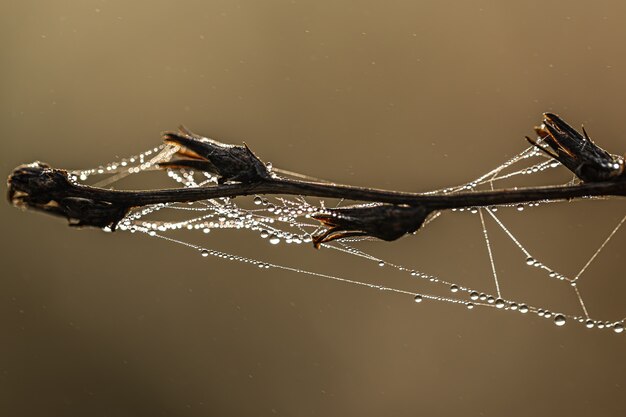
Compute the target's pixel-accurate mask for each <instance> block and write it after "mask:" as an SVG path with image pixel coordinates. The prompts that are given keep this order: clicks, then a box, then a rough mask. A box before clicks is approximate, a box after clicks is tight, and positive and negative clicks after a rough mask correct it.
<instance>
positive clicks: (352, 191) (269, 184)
mask: <svg viewBox="0 0 626 417" xmlns="http://www.w3.org/2000/svg"><path fill="white" fill-rule="evenodd" d="M536 129H537V132H538V133H540V134H542V135H543V134H545V135H546V138H545V139H546V141H545V142H546V143H547V144H548V146H550V148H551V150H548V149H547V148H543V147H542V146H541V145H538V144H537V142H536V141H533V140H531V139H528V140H529V141H530V142H531V143H533V144H534V145H535V146H537V147H539V148H540V149H542V150H544V151H545V152H548V153H549V154H550V155H551V156H553V157H555V158H556V159H558V160H559V161H560V162H561V163H563V164H564V165H565V166H566V167H567V168H568V169H570V170H571V171H572V172H574V173H575V174H576V175H577V176H578V177H579V178H580V179H581V180H582V181H583V182H582V183H580V184H578V185H572V186H553V187H534V188H520V189H502V190H494V191H479V192H457V193H450V194H442V195H432V194H429V195H424V194H417V193H404V192H397V191H385V190H377V189H372V188H363V187H352V186H347V185H339V184H328V183H319V182H311V181H302V180H293V179H287V178H280V177H278V176H276V175H274V174H272V172H271V171H270V170H269V169H268V168H267V166H266V164H264V163H263V162H262V161H261V160H260V159H259V158H258V157H257V156H256V155H255V154H254V153H253V152H252V151H251V150H250V149H249V148H248V147H247V146H245V145H244V146H237V145H227V144H222V143H220V142H217V141H215V140H212V139H208V138H204V137H201V136H198V135H195V134H193V133H191V132H189V131H187V130H186V129H183V128H181V130H180V131H179V132H178V133H172V132H168V133H165V134H164V140H166V141H167V142H170V143H175V144H176V145H178V146H179V147H180V148H181V150H180V151H179V152H178V155H177V156H178V159H175V160H173V161H168V162H165V163H161V164H160V166H161V167H162V168H170V167H186V168H192V169H196V170H204V171H208V172H211V173H213V174H216V175H218V176H219V181H218V185H212V186H206V187H197V188H184V189H162V190H149V191H116V190H107V189H102V188H96V187H90V186H85V185H79V184H74V183H72V182H71V181H70V180H69V177H68V173H67V172H66V171H64V170H62V169H54V168H51V167H49V166H48V165H46V164H43V163H40V162H35V163H32V164H29V165H22V166H20V167H17V168H16V169H15V170H14V171H13V173H12V174H11V176H10V177H9V179H8V187H9V191H8V198H9V201H10V202H11V203H12V204H13V205H15V206H18V207H22V208H28V209H35V210H39V211H44V212H46V213H49V214H53V215H57V216H62V217H65V218H67V219H68V220H69V222H70V225H74V226H95V227H105V226H108V227H111V228H112V229H113V230H114V229H115V226H116V225H117V223H118V222H119V221H120V220H121V219H122V218H124V216H125V215H126V214H127V213H128V211H129V210H130V209H131V208H133V207H141V206H146V205H150V204H159V203H172V202H191V201H198V200H206V199H212V198H219V197H237V196H246V195H255V194H260V195H264V194H265V195H269V194H283V195H285V194H289V195H303V196H312V197H322V198H343V199H348V200H355V201H367V202H376V203H380V204H379V205H374V206H371V205H369V206H354V207H344V208H338V209H330V210H327V211H326V212H325V213H318V214H317V215H315V216H313V217H314V218H315V219H317V220H319V221H320V222H321V223H322V224H323V225H325V226H327V227H328V229H327V230H326V231H324V232H323V233H321V234H320V235H319V236H316V237H315V238H314V244H315V246H316V247H319V245H320V244H322V243H324V242H328V241H331V240H335V239H341V238H344V237H348V236H372V237H376V238H379V239H383V240H387V241H391V240H395V239H398V238H399V237H401V236H403V235H405V234H407V233H413V232H415V231H417V230H418V229H419V228H420V227H421V225H422V223H423V222H424V220H425V219H426V218H427V217H428V216H429V215H430V214H431V213H432V212H434V211H438V210H447V209H453V208H466V207H483V206H492V205H503V204H518V203H530V202H535V201H546V200H548V201H555V200H571V199H577V198H587V197H594V196H626V174H625V173H624V160H623V158H621V157H618V156H615V155H612V154H609V153H608V152H606V151H604V150H603V149H602V148H600V147H598V146H597V145H595V144H593V142H591V140H590V139H589V138H588V136H587V135H586V133H585V135H584V136H583V135H581V134H580V133H578V132H577V131H576V130H574V129H573V128H571V127H570V126H569V125H567V124H566V123H565V122H564V121H563V120H561V119H560V118H559V117H558V116H556V115H553V114H546V115H545V117H544V124H543V125H542V126H541V127H539V128H536Z"/></svg>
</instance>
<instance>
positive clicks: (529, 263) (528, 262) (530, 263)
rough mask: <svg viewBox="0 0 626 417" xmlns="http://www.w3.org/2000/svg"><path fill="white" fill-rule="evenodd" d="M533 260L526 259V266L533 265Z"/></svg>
mask: <svg viewBox="0 0 626 417" xmlns="http://www.w3.org/2000/svg"><path fill="white" fill-rule="evenodd" d="M535 262H536V261H535V258H531V257H528V258H526V265H528V266H533V265H534V264H535Z"/></svg>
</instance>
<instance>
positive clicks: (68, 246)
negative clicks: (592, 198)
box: [0, 0, 626, 416]
mask: <svg viewBox="0 0 626 417" xmlns="http://www.w3.org/2000/svg"><path fill="white" fill-rule="evenodd" d="M0 19H1V20H2V24H1V25H0V34H1V35H0V43H1V51H2V53H1V54H2V66H1V69H0V75H1V76H0V83H1V86H2V94H1V95H0V121H1V125H2V129H3V131H2V137H3V144H4V149H3V150H2V158H1V168H2V172H3V173H4V174H5V175H8V173H9V172H10V171H11V169H12V168H13V167H15V166H16V165H18V164H20V163H23V162H30V161H32V160H36V159H41V160H45V161H47V162H50V163H52V164H54V165H55V166H62V167H71V168H74V167H76V168H80V167H93V166H95V165H97V164H98V163H101V162H106V161H109V160H112V159H114V157H115V156H116V155H120V156H125V155H129V154H133V153H135V152H137V151H141V150H144V149H147V148H150V147H152V146H155V144H156V143H158V141H159V136H158V134H159V132H160V131H162V130H166V129H172V128H175V127H176V126H177V125H178V124H179V123H184V124H186V125H187V126H189V127H190V128H192V129H194V130H195V131H198V132H200V133H203V134H207V135H211V136H213V137H217V138H221V139H224V140H226V141H231V142H236V143H239V142H241V141H242V140H246V141H247V143H248V144H250V145H251V146H252V147H253V148H254V149H255V151H256V152H257V153H258V154H259V155H261V156H262V157H263V158H264V159H266V160H270V161H272V162H273V163H274V164H275V165H276V166H281V167H284V168H286V169H292V170H298V171H301V172H305V173H308V174H311V175H313V176H317V177H323V178H329V179H333V180H336V181H338V182H345V183H353V184H359V185H368V186H377V187H384V188H393V189H402V190H412V191H425V190H429V189H433V188H438V187H442V186H446V185H452V184H458V183H462V182H465V181H468V180H470V179H472V178H474V177H476V176H478V175H479V174H481V173H484V172H486V171H487V170H488V169H491V168H492V167H493V166H495V165H497V164H499V163H500V162H502V161H504V160H505V159H506V158H508V157H510V156H512V155H514V154H515V153H517V152H519V151H520V150H521V149H523V148H524V147H525V142H524V141H523V135H525V134H529V133H530V132H531V127H532V126H533V125H534V124H536V123H537V122H538V121H539V120H540V115H541V113H542V112H543V111H555V112H558V113H560V114H561V115H563V116H565V117H566V118H567V119H568V120H571V121H572V122H573V123H575V124H576V125H578V124H580V123H582V122H584V123H585V124H586V126H587V127H588V129H589V131H590V133H591V134H592V136H593V137H594V138H595V139H596V140H597V141H598V142H599V143H601V144H602V145H604V146H605V147H606V148H607V149H610V150H613V151H615V152H618V151H619V152H621V151H623V150H624V149H625V146H624V141H623V139H622V138H623V134H624V131H626V124H625V123H624V109H625V108H626V94H625V91H626V76H625V75H624V74H625V73H626V72H625V69H626V44H625V43H624V39H626V24H625V22H626V4H625V3H624V2H621V1H599V2H593V4H592V3H591V2H572V1H561V2H550V1H548V2H546V1H524V2H498V1H457V2H441V1H398V2H391V3H389V2H373V1H360V2H355V1H322V2H320V1H311V2H306V1H298V2H296V1H244V0H242V1H165V0H155V1H150V2H127V1H119V0H108V1H96V0H88V1H60V0H52V1H50V0H49V1H39V2H17V1H12V2H7V3H6V4H5V7H4V12H3V13H2V17H0ZM623 208H624V206H623V202H621V201H617V202H615V201H614V202H608V203H603V202H594V203H593V204H586V205H585V204H582V203H581V204H580V205H576V204H573V205H551V206H546V207H539V208H537V209H534V211H532V213H526V214H525V215H524V216H514V215H513V214H504V213H503V215H504V216H507V215H508V216H509V217H510V223H508V224H510V226H511V228H512V229H515V230H516V231H517V232H519V233H521V236H522V238H523V239H524V242H525V243H527V244H528V245H529V247H532V249H533V251H534V252H536V253H540V254H545V256H546V257H547V258H548V260H550V261H553V262H554V263H555V264H557V265H560V266H562V268H563V269H564V270H565V272H568V273H571V272H575V271H576V270H577V269H578V268H580V266H581V265H582V263H584V261H585V260H586V259H585V258H586V257H588V256H589V255H590V254H591V253H592V251H593V249H595V248H596V247H597V246H598V245H599V243H600V242H601V241H602V239H603V236H605V235H606V234H607V233H608V231H609V230H610V229H611V227H613V226H614V225H615V223H616V221H617V220H618V219H619V218H620V217H621V216H622V215H623ZM0 210H1V215H0V219H1V220H0V221H1V222H2V236H3V237H2V252H1V253H2V278H1V279H0V311H1V313H0V413H1V414H2V415H7V416H8V415H11V416H52V415H54V416H83V415H93V416H105V415H107V416H143V415H146V416H154V415H172V416H173V415H176V416H196V415H197V416H200V415H202V416H206V415H216V416H239V415H255V416H265V415H282V416H305V415H320V416H346V415H362V416H382V415H388V416H414V415H427V416H444V415H468V416H478V415H483V416H497V415H508V416H529V415H570V416H574V415H576V416H588V415H598V416H621V415H625V414H626V406H625V405H624V400H623V399H624V396H625V394H626V392H625V389H626V380H625V375H626V373H625V371H626V366H625V365H624V363H625V362H624V352H625V350H624V348H625V346H626V345H625V343H626V342H625V340H626V339H625V337H626V336H624V335H614V334H613V333H612V332H606V331H604V332H601V331H597V330H592V331H590V330H587V329H584V328H582V327H581V326H577V325H574V324H571V323H568V324H567V325H566V326H564V327H563V328H556V327H555V326H554V325H552V324H551V323H550V322H549V321H546V320H545V319H541V318H538V317H521V315H519V314H513V313H508V312H507V313H496V312H494V311H491V310H490V309H476V310H474V311H472V312H469V311H466V310H465V309H464V308H462V307H461V308H459V307H455V306H450V305H447V304H441V303H423V304H422V305H420V306H416V305H414V303H412V301H411V299H410V298H408V297H401V296H398V295H394V294H389V293H381V292H377V291H373V290H367V289H363V288H358V287H354V286H348V285H343V284H339V283H335V282H329V281H324V280H315V279H307V278H305V277H304V276H302V275H299V274H293V273H285V272H276V271H272V272H269V271H268V272H263V273H259V272H258V271H257V270H255V269H252V268H250V267H249V266H246V265H243V264H235V263H229V262H224V261H221V260H218V259H206V260H205V259H201V258H200V257H199V256H198V254H197V253H194V252H193V251H190V250H186V249H184V248H180V247H176V246H175V245H171V244H167V243H165V242H162V241H158V240H155V239H148V238H145V237H140V236H131V235H129V234H105V233H102V232H100V231H98V230H83V231H77V230H72V229H70V228H68V227H67V226H66V225H65V223H64V222H63V221H61V220H58V219H51V218H48V217H46V216H42V215H35V214H31V213H21V212H19V211H18V210H15V209H13V208H11V207H10V206H9V205H8V204H6V203H4V204H0ZM447 218H448V219H450V220H445V219H442V223H441V226H437V227H438V228H434V229H432V230H430V231H428V232H427V233H425V234H424V235H423V236H418V237H416V238H413V239H408V240H404V241H402V242H398V243H397V246H394V245H396V244H383V243H381V244H379V245H380V246H378V248H379V250H380V251H381V253H384V254H386V255H388V256H390V257H392V258H393V259H396V258H395V257H397V258H398V259H402V260H403V262H405V263H411V262H415V263H416V264H417V265H418V266H419V267H422V264H421V260H420V259H421V258H420V256H422V254H424V253H428V257H427V258H428V259H424V260H423V262H425V263H424V266H423V269H425V270H426V271H430V272H433V273H441V274H442V275H444V277H445V278H449V279H451V280H454V281H459V282H465V281H464V280H470V281H471V280H478V279H484V281H482V282H483V284H482V287H483V288H487V289H489V288H491V287H490V284H489V282H490V281H489V267H488V264H487V260H486V252H485V251H484V242H483V241H482V240H481V236H480V229H479V228H478V226H477V223H476V221H477V220H476V218H473V219H470V217H469V215H467V216H465V217H463V216H462V215H457V216H455V215H450V216H449V217H447ZM455 219H457V220H459V221H458V222H457V220H455ZM455 222H457V223H458V225H457V223H455ZM464 228H467V230H468V231H469V232H471V233H473V234H472V235H471V236H470V237H468V241H467V244H466V243H464V242H465V241H463V242H460V243H463V245H466V246H463V245H461V246H460V248H461V249H456V250H454V251H453V250H451V249H447V243H449V242H456V241H461V240H463V239H465V238H466V233H465V229H464ZM469 232H468V233H469ZM494 233H495V232H494ZM494 236H495V235H494ZM212 239H213V240H212ZM494 239H495V240H496V244H497V246H496V248H497V250H498V253H497V254H496V255H498V256H503V258H500V259H504V260H503V261H500V263H499V264H498V268H499V273H500V276H501V279H502V282H503V290H504V291H505V294H507V292H508V291H514V290H515V291H520V294H522V295H523V297H526V298H527V299H529V300H531V301H534V302H537V303H538V304H545V305H549V306H555V307H554V308H555V309H556V308H564V309H565V308H568V309H569V311H573V312H578V311H579V310H577V308H578V307H577V306H576V303H575V302H574V301H573V299H572V293H571V291H569V290H568V289H564V288H563V286H560V285H557V284H554V283H551V282H549V280H548V279H547V278H545V279H543V280H540V281H537V282H539V283H541V285H535V284H533V283H531V282H530V278H528V276H527V275H529V274H530V273H529V272H526V273H525V272H524V271H523V268H522V271H517V270H515V271H517V272H515V271H514V268H513V266H512V264H510V263H509V262H508V261H507V260H508V259H509V258H507V257H508V256H509V255H507V254H506V253H505V250H508V249H513V250H514V248H512V247H511V246H510V244H508V243H506V240H505V239H501V240H500V241H498V239H499V238H497V237H494ZM625 239H626V234H625V233H622V234H621V235H619V236H617V237H616V239H615V240H614V241H612V243H611V246H610V247H608V248H607V250H606V252H604V253H603V255H602V256H601V257H600V259H598V263H597V264H594V266H593V268H591V269H590V270H589V272H588V274H586V275H585V277H584V280H583V281H582V282H581V290H582V291H583V294H584V295H585V296H586V299H587V300H588V307H589V308H590V310H591V311H592V313H593V314H594V315H595V316H597V317H599V318H605V317H606V318H609V317H612V318H619V317H623V316H624V315H626V313H625V311H624V308H625V306H624V291H625V290H626V284H624V276H623V263H624V258H623V247H624V243H626V242H625ZM205 244H206V245H207V246H209V247H216V246H219V247H229V248H230V249H229V250H232V251H234V252H237V251H238V250H240V249H241V250H242V251H250V253H256V255H258V256H259V257H261V258H263V257H265V256H275V257H276V256H277V257H279V258H280V257H281V253H282V252H276V251H275V252H273V253H270V248H268V247H267V245H265V244H263V243H262V242H261V243H260V242H259V240H258V239H252V238H250V239H248V238H247V236H246V235H245V232H241V234H239V233H222V234H218V233H215V234H211V235H210V236H209V237H206V238H205ZM229 245H230V246H229ZM437 245H439V246H437ZM435 248H440V249H435ZM463 248H468V249H467V251H468V252H467V253H469V252H471V251H472V250H476V251H478V252H477V253H479V254H480V256H478V257H473V256H472V257H467V259H466V257H464V254H465V253H466V252H465V250H464V249H463ZM500 248H503V249H502V251H500ZM272 250H273V248H272ZM284 250H285V252H284V253H285V255H287V254H288V256H284V257H282V261H283V262H284V263H286V264H290V265H303V266H306V267H310V268H311V269H316V268H318V267H319V269H326V270H333V271H339V272H340V273H342V274H343V273H345V274H346V275H349V274H350V272H352V273H353V275H354V274H355V273H356V275H357V278H360V279H364V280H370V281H373V282H374V281H376V282H386V281H385V279H386V272H385V271H386V270H385V269H384V268H383V269H378V268H377V267H374V266H371V265H369V264H368V265H366V266H365V267H363V266H358V267H354V269H353V268H352V267H351V266H350V265H351V264H350V263H349V262H352V259H351V258H349V257H339V258H337V259H332V260H328V259H329V258H324V257H323V255H320V254H319V253H318V252H315V251H313V250H312V249H311V248H310V247H299V248H297V249H284ZM501 253H502V254H501ZM318 256H319V257H318ZM422 257H424V256H422ZM510 259H515V260H516V261H520V259H519V255H518V258H515V257H514V256H512V257H511V258H510ZM344 262H345V263H344ZM427 262H430V263H427ZM449 268H457V272H454V271H452V270H450V271H449V270H448V269H449ZM455 274H458V275H455ZM390 279H391V278H390ZM527 279H528V281H525V280H527ZM533 282H534V281H533ZM526 284H528V285H526ZM393 285H395V286H399V287H403V288H413V289H416V288H420V287H419V286H416V285H415V284H414V283H412V282H411V281H410V280H409V279H408V278H405V277H402V278H401V279H399V280H397V281H393ZM529 288H530V289H529ZM524 291H527V292H526V293H524ZM512 295H513V294H512ZM561 303H563V305H561Z"/></svg>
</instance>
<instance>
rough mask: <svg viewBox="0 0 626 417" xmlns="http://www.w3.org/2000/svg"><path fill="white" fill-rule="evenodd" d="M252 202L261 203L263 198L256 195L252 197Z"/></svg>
mask: <svg viewBox="0 0 626 417" xmlns="http://www.w3.org/2000/svg"><path fill="white" fill-rule="evenodd" d="M254 204H256V205H257V206H258V205H261V204H263V199H262V198H261V197H259V196H258V195H257V196H256V197H254Z"/></svg>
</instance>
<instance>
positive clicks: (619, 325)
mask: <svg viewBox="0 0 626 417" xmlns="http://www.w3.org/2000/svg"><path fill="white" fill-rule="evenodd" d="M613 331H614V332H615V333H622V332H623V331H624V325H623V324H622V323H615V324H614V325H613Z"/></svg>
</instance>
